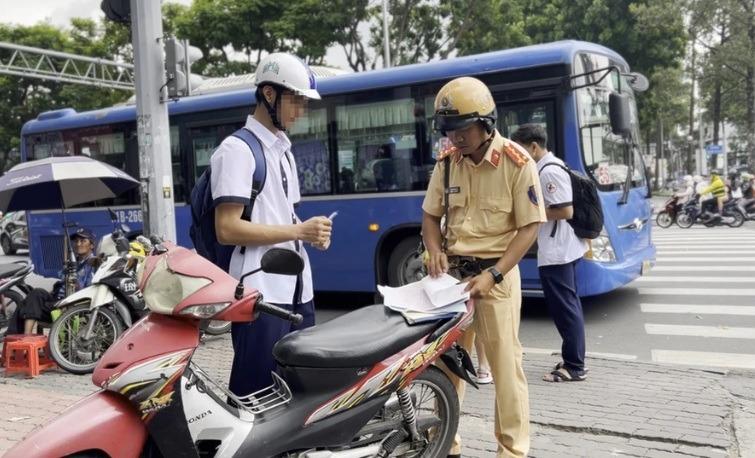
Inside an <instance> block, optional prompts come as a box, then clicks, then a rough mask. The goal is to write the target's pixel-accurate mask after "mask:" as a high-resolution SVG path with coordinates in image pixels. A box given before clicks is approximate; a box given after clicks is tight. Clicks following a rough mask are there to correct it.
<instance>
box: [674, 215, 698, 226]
mask: <svg viewBox="0 0 755 458" xmlns="http://www.w3.org/2000/svg"><path fill="white" fill-rule="evenodd" d="M693 224H695V220H694V219H692V217H691V216H689V215H688V214H687V213H679V215H678V216H677V217H676V225H677V226H679V227H681V228H684V229H688V228H690V227H692V225H693Z"/></svg>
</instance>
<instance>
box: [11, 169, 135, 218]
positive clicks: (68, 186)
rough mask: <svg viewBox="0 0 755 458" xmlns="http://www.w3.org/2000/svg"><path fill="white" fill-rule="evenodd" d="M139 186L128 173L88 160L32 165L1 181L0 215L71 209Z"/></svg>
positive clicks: (14, 170)
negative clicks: (1, 213) (22, 211)
mask: <svg viewBox="0 0 755 458" xmlns="http://www.w3.org/2000/svg"><path fill="white" fill-rule="evenodd" d="M136 186H139V182H138V181H137V180H135V179H134V178H132V177H131V176H130V175H129V174H127V173H126V172H124V171H122V170H119V169H117V168H115V167H113V166H111V165H108V164H105V163H103V162H100V161H96V160H94V159H92V158H89V157H87V156H65V157H51V158H47V159H40V160H37V161H29V162H24V163H21V164H18V165H16V166H15V167H13V168H12V169H10V170H8V172H6V173H5V175H3V176H2V177H0V211H3V212H8V211H18V210H46V209H51V208H67V207H72V206H74V205H79V204H83V203H86V202H92V201H94V200H100V199H107V198H110V197H115V196H117V195H119V194H122V193H124V192H126V191H128V190H129V189H132V188H135V187H136Z"/></svg>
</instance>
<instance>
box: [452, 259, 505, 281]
mask: <svg viewBox="0 0 755 458" xmlns="http://www.w3.org/2000/svg"><path fill="white" fill-rule="evenodd" d="M498 259H500V258H487V259H484V258H477V257H474V256H449V257H448V265H449V268H451V269H452V270H458V271H459V273H461V275H462V276H463V277H469V276H472V275H479V274H480V273H482V271H483V270H485V269H488V268H490V267H493V266H494V265H496V263H497V262H498Z"/></svg>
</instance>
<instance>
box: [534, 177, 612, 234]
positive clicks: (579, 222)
mask: <svg viewBox="0 0 755 458" xmlns="http://www.w3.org/2000/svg"><path fill="white" fill-rule="evenodd" d="M549 165H557V166H559V167H561V168H562V169H563V170H564V171H566V173H567V174H569V180H570V181H571V190H572V207H573V208H574V215H573V216H572V218H571V219H570V220H568V223H569V225H570V226H571V227H572V228H573V229H574V233H575V234H576V235H577V237H579V238H581V239H595V238H597V237H598V235H600V231H601V230H602V229H603V207H602V206H601V205H600V197H598V187H597V186H595V183H594V182H593V181H592V180H591V179H589V178H587V177H584V176H582V175H580V174H578V173H575V172H574V171H572V170H571V169H569V168H568V167H566V166H564V165H561V164H559V163H558V162H549V163H547V164H545V165H544V166H542V167H541V168H540V173H542V171H543V169H544V168H546V167H548V166H549ZM557 224H558V221H556V224H555V225H554V226H553V233H551V237H553V236H554V235H555V233H556V227H557Z"/></svg>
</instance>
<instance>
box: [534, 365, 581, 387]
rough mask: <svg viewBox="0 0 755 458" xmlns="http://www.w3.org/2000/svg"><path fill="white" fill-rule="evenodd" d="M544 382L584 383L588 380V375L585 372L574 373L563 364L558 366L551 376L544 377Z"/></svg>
mask: <svg viewBox="0 0 755 458" xmlns="http://www.w3.org/2000/svg"><path fill="white" fill-rule="evenodd" d="M543 380H544V381H546V382H552V383H560V382H583V381H585V380H587V374H585V373H584V371H582V372H581V373H580V372H576V371H575V372H572V371H570V370H569V369H567V368H565V367H564V366H563V364H561V363H559V364H557V365H556V369H553V370H552V371H551V373H550V374H545V375H543Z"/></svg>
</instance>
